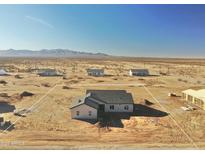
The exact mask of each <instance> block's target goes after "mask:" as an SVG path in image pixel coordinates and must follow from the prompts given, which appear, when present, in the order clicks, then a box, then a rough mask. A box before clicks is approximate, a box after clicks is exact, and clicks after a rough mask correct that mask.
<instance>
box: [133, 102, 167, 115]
mask: <svg viewBox="0 0 205 154" xmlns="http://www.w3.org/2000/svg"><path fill="white" fill-rule="evenodd" d="M167 115H168V113H167V112H163V111H160V110H157V109H154V108H151V107H148V106H146V105H142V104H134V110H133V113H132V116H144V117H165V116H167Z"/></svg>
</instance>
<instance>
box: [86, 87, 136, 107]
mask: <svg viewBox="0 0 205 154" xmlns="http://www.w3.org/2000/svg"><path fill="white" fill-rule="evenodd" d="M86 93H87V94H88V93H90V94H91V96H90V97H92V98H94V99H96V100H99V101H100V102H103V103H105V104H133V103H134V101H133V98H132V94H131V93H127V92H126V90H87V91H86Z"/></svg>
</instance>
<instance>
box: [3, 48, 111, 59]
mask: <svg viewBox="0 0 205 154" xmlns="http://www.w3.org/2000/svg"><path fill="white" fill-rule="evenodd" d="M0 57H51V58H52V57H70V58H106V57H110V55H107V54H104V53H90V52H80V51H73V50H69V49H50V50H49V49H43V50H38V51H33V50H14V49H9V50H0Z"/></svg>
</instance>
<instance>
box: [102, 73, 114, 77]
mask: <svg viewBox="0 0 205 154" xmlns="http://www.w3.org/2000/svg"><path fill="white" fill-rule="evenodd" d="M113 76H114V75H112V74H104V77H113Z"/></svg>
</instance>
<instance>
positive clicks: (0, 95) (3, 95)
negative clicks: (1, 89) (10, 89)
mask: <svg viewBox="0 0 205 154" xmlns="http://www.w3.org/2000/svg"><path fill="white" fill-rule="evenodd" d="M0 97H9V96H8V94H7V93H0Z"/></svg>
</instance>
